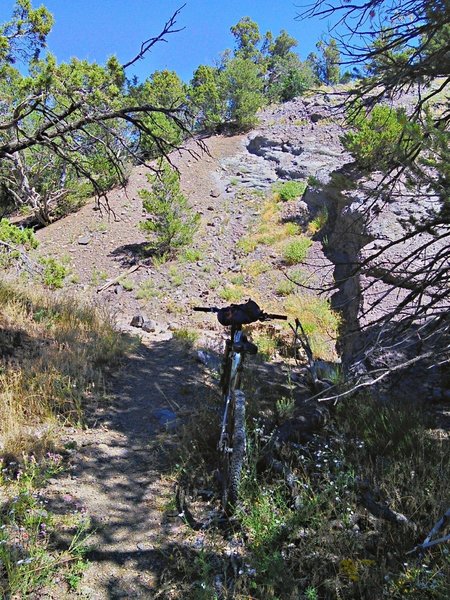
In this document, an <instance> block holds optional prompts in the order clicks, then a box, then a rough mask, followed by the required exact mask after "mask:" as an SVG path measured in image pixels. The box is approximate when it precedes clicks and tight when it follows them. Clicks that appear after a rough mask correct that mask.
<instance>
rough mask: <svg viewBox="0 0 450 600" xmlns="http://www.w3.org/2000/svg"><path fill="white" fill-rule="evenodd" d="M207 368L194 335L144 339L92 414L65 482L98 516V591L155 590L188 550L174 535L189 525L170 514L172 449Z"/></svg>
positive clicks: (93, 587)
mask: <svg viewBox="0 0 450 600" xmlns="http://www.w3.org/2000/svg"><path fill="white" fill-rule="evenodd" d="M203 376H204V374H203V371H202V368H201V367H200V365H199V364H198V363H197V362H196V355H195V354H194V352H193V351H192V349H191V348H190V347H189V346H188V345H187V344H186V343H181V342H179V341H178V340H176V339H173V338H172V339H170V340H159V341H155V342H152V344H151V347H147V346H145V345H144V344H140V346H139V347H138V348H137V350H136V351H135V352H134V354H133V355H132V356H131V357H129V358H128V360H127V361H126V363H125V365H124V367H123V368H122V370H121V371H120V373H118V374H117V375H116V376H115V378H114V379H115V381H114V384H113V399H112V403H111V405H110V406H104V407H102V406H97V408H96V410H95V413H94V414H91V415H90V416H89V420H90V421H91V422H92V424H94V423H95V425H94V426H93V427H91V428H90V429H88V430H87V431H86V432H84V433H83V438H82V441H81V443H80V444H79V449H78V451H77V453H76V454H75V456H74V460H73V467H72V471H71V481H70V482H64V481H61V482H60V485H59V486H58V488H59V489H61V485H62V487H63V488H65V489H66V492H67V491H69V494H72V496H74V497H75V498H76V502H77V504H78V506H82V508H81V510H86V512H87V514H88V515H90V517H91V520H92V530H93V536H92V540H91V542H92V547H91V550H90V552H89V554H88V558H89V560H90V561H91V567H90V569H89V571H88V573H87V576H86V581H85V585H86V589H85V590H82V591H83V592H84V593H88V594H89V596H90V597H91V598H99V599H105V598H108V599H116V598H131V597H132V598H149V597H154V595H153V594H155V590H156V589H158V588H159V587H160V586H161V585H162V579H163V578H164V572H165V565H166V564H167V561H170V560H171V559H170V558H169V556H170V555H173V554H174V552H181V551H182V549H183V545H182V543H181V541H180V547H179V548H178V549H177V543H176V542H174V539H176V534H177V532H178V533H180V531H181V533H182V530H183V528H184V527H185V526H184V525H183V523H182V521H181V519H180V518H179V517H178V516H177V513H176V511H175V512H174V511H172V513H173V512H174V514H171V515H170V516H169V517H168V516H167V506H168V505H170V504H171V502H173V504H174V498H175V491H174V483H173V479H170V478H169V477H167V474H168V469H169V468H170V463H169V461H168V459H167V457H168V455H169V454H170V453H171V451H172V452H173V450H174V447H175V446H176V444H177V439H178V431H180V429H182V427H183V424H184V422H185V421H186V420H187V419H188V418H189V416H190V415H191V414H192V411H193V409H194V408H196V407H198V406H199V403H201V402H202V398H203V397H204V396H205V394H207V393H209V392H208V387H207V386H206V384H204V381H203ZM66 483H67V485H66ZM67 486H70V487H69V489H68V487H67ZM184 534H185V532H184ZM169 544H171V545H172V549H171V550H170V551H169V550H168V549H167V548H168V545H169ZM185 550H186V549H185V548H184V550H183V551H185ZM163 597H164V596H163Z"/></svg>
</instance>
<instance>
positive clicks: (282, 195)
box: [275, 181, 307, 202]
mask: <svg viewBox="0 0 450 600" xmlns="http://www.w3.org/2000/svg"><path fill="white" fill-rule="evenodd" d="M306 186H307V183H306V181H286V182H285V183H282V184H281V185H278V186H276V188H275V192H276V194H277V196H278V198H279V199H280V200H282V201H283V202H288V201H289V200H295V199H296V198H299V197H300V196H303V194H304V193H305V190H306Z"/></svg>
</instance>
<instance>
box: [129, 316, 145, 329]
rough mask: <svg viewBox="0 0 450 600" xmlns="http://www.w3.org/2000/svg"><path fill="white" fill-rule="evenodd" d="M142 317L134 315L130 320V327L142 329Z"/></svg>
mask: <svg viewBox="0 0 450 600" xmlns="http://www.w3.org/2000/svg"><path fill="white" fill-rule="evenodd" d="M144 322H145V321H144V317H143V316H142V315H135V316H134V317H133V318H132V319H131V323H130V325H131V327H142V326H143V325H144Z"/></svg>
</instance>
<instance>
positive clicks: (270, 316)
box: [259, 313, 287, 321]
mask: <svg viewBox="0 0 450 600" xmlns="http://www.w3.org/2000/svg"><path fill="white" fill-rule="evenodd" d="M263 314H264V317H263V318H262V319H259V320H260V321H265V320H266V319H279V320H281V321H287V316H286V315H276V314H273V313H263Z"/></svg>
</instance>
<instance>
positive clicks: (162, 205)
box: [139, 163, 200, 256]
mask: <svg viewBox="0 0 450 600" xmlns="http://www.w3.org/2000/svg"><path fill="white" fill-rule="evenodd" d="M148 179H149V182H150V183H151V184H152V190H151V191H149V190H139V195H140V197H141V198H142V200H143V205H144V209H145V210H146V211H147V212H148V213H149V215H150V218H149V219H148V220H146V221H144V222H142V223H140V227H141V229H142V230H143V231H144V232H145V233H146V234H147V235H148V239H149V242H148V244H147V250H149V251H151V252H153V253H154V254H156V255H158V256H164V255H166V256H169V255H173V254H175V253H176V252H177V251H179V250H180V249H181V248H183V247H184V246H188V245H189V244H190V243H191V242H192V239H193V237H194V233H195V232H196V231H197V229H198V224H199V220H200V217H199V215H197V214H195V213H194V212H193V211H192V209H191V208H190V207H189V205H188V202H187V199H186V197H185V196H184V195H183V194H182V193H181V189H180V177H179V175H178V173H177V172H176V171H174V170H173V169H172V168H171V167H170V165H169V164H167V163H164V165H163V167H162V169H161V171H160V172H159V173H158V174H156V175H153V176H152V175H150V176H149V177H148Z"/></svg>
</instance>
